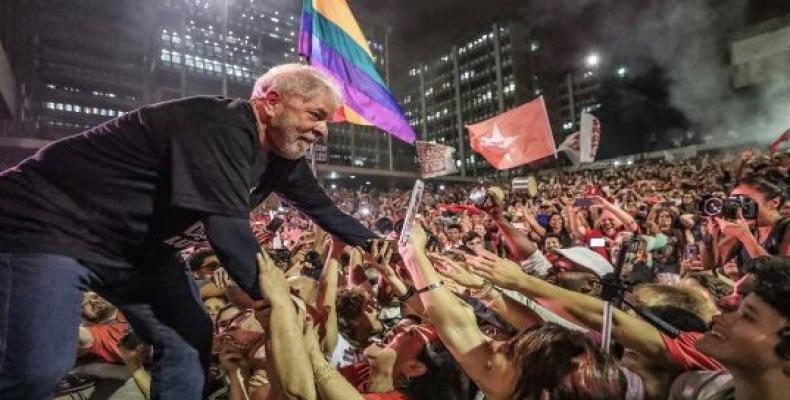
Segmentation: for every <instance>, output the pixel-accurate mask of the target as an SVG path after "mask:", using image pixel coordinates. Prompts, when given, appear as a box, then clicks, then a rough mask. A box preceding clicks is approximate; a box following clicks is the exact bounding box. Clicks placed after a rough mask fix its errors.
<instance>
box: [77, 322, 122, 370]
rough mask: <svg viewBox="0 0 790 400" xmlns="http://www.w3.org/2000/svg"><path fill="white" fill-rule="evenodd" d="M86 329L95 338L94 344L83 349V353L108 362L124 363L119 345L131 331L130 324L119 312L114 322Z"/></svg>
mask: <svg viewBox="0 0 790 400" xmlns="http://www.w3.org/2000/svg"><path fill="white" fill-rule="evenodd" d="M85 329H87V330H88V331H89V332H90V333H91V335H92V336H93V344H92V345H91V347H88V348H85V349H82V352H83V353H90V354H94V355H96V356H99V357H101V359H103V360H104V361H107V362H111V363H123V359H121V356H120V355H119V352H118V343H119V342H120V341H121V339H123V337H124V336H125V335H126V332H128V331H129V323H128V322H126V317H124V316H123V314H121V313H120V312H118V314H117V316H116V317H115V319H114V320H112V321H108V322H103V323H100V324H96V325H92V326H86V327H85Z"/></svg>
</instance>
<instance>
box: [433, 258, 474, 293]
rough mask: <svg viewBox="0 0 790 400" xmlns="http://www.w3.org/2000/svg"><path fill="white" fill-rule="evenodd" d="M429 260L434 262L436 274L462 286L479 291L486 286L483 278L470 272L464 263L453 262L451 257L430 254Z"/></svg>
mask: <svg viewBox="0 0 790 400" xmlns="http://www.w3.org/2000/svg"><path fill="white" fill-rule="evenodd" d="M428 258H430V259H431V261H433V263H434V266H435V267H436V272H438V273H439V274H440V275H442V276H443V277H445V278H448V279H452V280H453V281H455V282H457V283H458V284H460V285H463V286H465V287H467V288H470V289H479V288H481V287H483V285H484V284H485V281H483V278H481V277H480V276H478V275H475V274H473V273H472V272H470V271H469V270H468V269H467V267H466V266H465V265H464V263H459V262H456V261H453V260H452V259H450V258H449V257H446V256H443V255H439V254H436V253H431V254H429V255H428Z"/></svg>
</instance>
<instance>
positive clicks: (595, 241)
mask: <svg viewBox="0 0 790 400" xmlns="http://www.w3.org/2000/svg"><path fill="white" fill-rule="evenodd" d="M590 247H592V248H600V247H606V239H604V238H590Z"/></svg>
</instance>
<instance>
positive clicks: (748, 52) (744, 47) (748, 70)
mask: <svg viewBox="0 0 790 400" xmlns="http://www.w3.org/2000/svg"><path fill="white" fill-rule="evenodd" d="M788 43H790V15H788V16H785V17H782V18H775V19H771V20H768V21H764V22H762V23H760V24H757V25H754V26H752V27H749V28H748V29H745V30H744V31H743V32H741V33H740V34H738V35H737V36H736V37H735V39H734V40H733V41H732V42H731V45H730V61H731V65H732V84H733V86H734V87H735V88H736V89H742V88H746V87H749V86H761V85H766V84H771V83H776V82H777V81H780V80H781V81H785V80H786V79H787V74H788V71H790V47H788Z"/></svg>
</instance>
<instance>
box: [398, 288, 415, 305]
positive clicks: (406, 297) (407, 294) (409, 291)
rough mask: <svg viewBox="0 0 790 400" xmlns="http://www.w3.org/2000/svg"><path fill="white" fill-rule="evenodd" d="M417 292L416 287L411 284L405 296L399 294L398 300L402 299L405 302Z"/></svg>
mask: <svg viewBox="0 0 790 400" xmlns="http://www.w3.org/2000/svg"><path fill="white" fill-rule="evenodd" d="M415 294H416V292H415V291H414V287H413V286H409V289H408V290H407V291H406V294H404V295H403V296H398V301H400V302H401V303H405V302H407V301H408V300H409V299H410V298H411V297H412V296H414V295H415Z"/></svg>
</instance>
